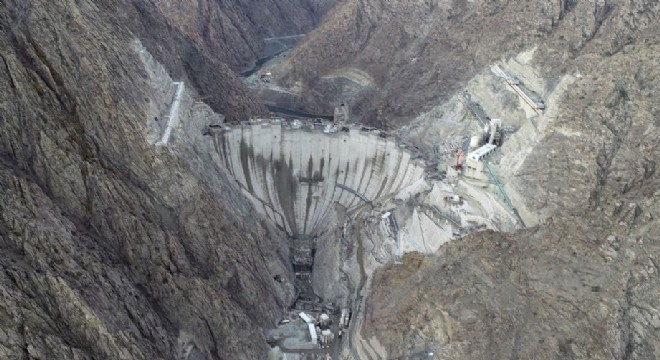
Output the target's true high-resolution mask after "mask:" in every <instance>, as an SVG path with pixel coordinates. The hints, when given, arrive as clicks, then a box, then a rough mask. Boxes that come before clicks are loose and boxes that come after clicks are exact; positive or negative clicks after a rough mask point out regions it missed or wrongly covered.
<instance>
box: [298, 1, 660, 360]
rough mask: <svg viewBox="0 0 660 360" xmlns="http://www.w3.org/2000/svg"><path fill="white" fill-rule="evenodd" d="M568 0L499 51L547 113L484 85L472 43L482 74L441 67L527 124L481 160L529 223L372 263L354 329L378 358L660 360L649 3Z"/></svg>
mask: <svg viewBox="0 0 660 360" xmlns="http://www.w3.org/2000/svg"><path fill="white" fill-rule="evenodd" d="M475 4H476V3H475ZM544 4H545V3H544ZM538 5H539V6H541V3H538ZM566 5H570V6H564V7H563V8H561V9H559V10H558V11H559V13H558V14H557V20H555V22H554V23H552V22H550V23H549V24H550V25H552V26H551V27H550V28H549V30H548V33H547V34H546V35H543V36H541V37H539V38H538V40H535V41H532V40H529V43H527V44H528V47H526V48H525V49H523V50H528V51H520V50H518V51H516V52H512V53H507V52H501V53H500V54H502V56H503V58H502V59H501V60H500V59H497V60H500V61H501V62H503V63H504V64H505V66H509V67H511V68H513V67H514V65H515V66H516V69H517V70H520V71H523V70H525V71H527V72H528V73H529V74H527V75H529V76H527V77H526V79H525V80H527V79H537V81H535V82H534V83H533V85H534V86H536V88H537V89H540V90H539V91H540V93H541V94H543V95H547V96H548V98H546V100H547V101H546V105H547V108H546V111H545V113H544V114H543V115H538V116H537V115H536V114H534V113H533V112H532V111H531V109H527V111H526V108H523V106H524V107H526V105H525V103H523V102H522V101H519V99H518V97H517V96H515V94H511V93H508V92H506V91H502V90H500V89H499V88H496V87H498V86H505V85H497V84H496V83H494V82H486V81H485V80H484V78H489V79H491V78H494V75H492V74H491V73H490V71H489V70H488V68H487V67H486V66H485V65H488V63H487V62H486V61H485V60H484V59H485V58H480V54H482V53H480V52H479V49H481V48H483V46H481V47H476V49H475V50H476V54H477V55H476V57H475V59H482V60H478V61H484V62H483V63H481V64H482V66H483V68H482V69H481V70H479V71H477V73H478V74H477V75H478V76H476V77H474V78H473V75H472V74H470V72H469V71H464V68H462V67H454V68H453V69H454V70H455V71H456V72H458V73H459V75H460V76H467V77H469V78H470V83H474V84H476V85H474V84H473V85H470V86H472V88H471V89H477V90H479V91H480V93H479V94H480V96H481V98H482V99H483V94H495V95H494V96H496V98H493V99H484V100H487V101H490V102H497V104H496V105H493V104H492V103H487V104H488V105H490V109H491V110H492V109H497V110H499V111H498V112H494V113H492V115H493V116H498V117H499V116H500V115H502V116H505V114H506V116H507V117H503V118H504V121H505V122H506V121H512V120H513V119H515V117H516V116H518V113H521V114H523V115H521V116H522V119H523V120H524V125H523V127H521V129H525V130H526V131H527V130H530V129H531V130H530V131H529V132H524V131H521V130H520V129H519V130H518V133H515V134H514V135H513V136H512V137H511V138H509V139H506V140H505V144H504V146H503V148H502V150H501V151H502V153H501V158H500V160H497V161H496V160H493V165H492V166H493V168H495V169H496V171H497V172H498V174H499V175H501V176H502V178H503V179H504V180H503V182H504V183H505V186H506V188H507V191H510V195H511V193H513V195H515V196H512V197H513V198H514V202H515V203H516V205H517V206H519V208H523V209H524V211H523V212H522V213H523V214H524V216H525V217H526V220H527V219H531V220H532V221H530V223H532V224H534V226H533V227H531V228H529V229H526V230H523V231H519V232H515V233H512V234H499V233H492V232H486V233H477V234H473V235H471V236H468V237H465V238H463V239H462V240H459V241H455V242H453V243H450V244H447V245H445V246H443V247H442V248H441V249H440V250H439V252H438V253H437V255H436V256H434V257H421V256H409V257H408V258H407V259H406V260H405V261H404V263H403V264H402V265H398V266H397V265H391V266H389V267H388V268H386V269H385V270H383V271H381V272H380V273H379V274H378V275H377V277H376V278H375V279H374V282H373V284H374V285H373V286H374V287H373V289H374V293H373V294H372V295H371V296H370V297H369V300H368V306H367V309H366V312H367V314H368V315H367V320H366V323H365V326H364V333H363V338H364V339H367V343H369V342H371V344H372V347H373V348H378V345H382V347H383V348H384V349H386V351H387V353H388V356H389V357H393V358H396V357H397V356H402V355H409V354H416V356H421V355H422V354H426V353H427V352H428V351H432V352H434V353H436V354H437V355H438V356H439V357H440V358H449V359H465V358H469V359H502V358H522V359H526V358H534V359H567V358H571V359H617V358H622V359H650V358H656V357H658V356H659V354H660V338H658V335H657V334H658V330H659V329H660V322H658V319H659V317H658V316H659V314H660V304H659V303H658V301H657V297H658V295H659V294H660V282H659V281H658V271H659V270H660V268H659V267H658V260H657V259H658V257H660V243H659V242H658V239H657V237H658V236H657V234H659V233H660V222H659V221H658V216H659V215H658V212H659V211H660V203H659V202H658V200H659V197H658V196H659V193H658V188H659V186H660V176H658V174H657V171H656V166H657V165H656V162H657V159H659V158H660V147H659V146H658V144H657V141H656V140H657V137H658V129H659V126H660V123H659V122H658V119H659V118H660V112H659V110H658V109H659V108H658V106H657V103H656V100H655V99H656V98H657V96H658V94H660V85H659V84H660V72H659V70H658V69H660V27H658V23H659V21H658V20H659V19H660V7H659V6H658V4H657V2H648V1H646V2H645V1H625V2H607V3H606V2H597V3H596V4H594V3H593V2H586V1H585V2H580V1H578V2H571V3H568V4H566ZM511 6H513V5H511ZM507 9H512V8H507ZM559 14H561V16H559ZM530 16H532V17H533V16H535V15H530ZM551 18H552V17H551ZM484 21H488V20H487V19H486V20H484ZM520 21H526V20H522V19H521V20H520ZM542 23H543V22H541V21H540V22H539V24H542ZM411 26H412V25H411ZM457 31H458V32H460V31H461V28H457ZM493 31H498V29H497V28H493ZM523 31H524V29H523ZM374 36H376V34H373V35H372V38H373V37H374ZM485 36H486V37H488V36H491V35H485ZM498 41H503V40H498ZM511 49H512V50H511V51H514V48H511ZM300 51H304V49H301V50H300ZM449 51H450V52H451V51H452V50H451V49H449ZM508 54H511V55H515V56H511V57H509V55H508ZM505 55H506V56H505ZM365 56H366V55H365ZM498 56H499V55H498ZM494 59H495V58H494ZM418 61H420V60H418ZM349 64H352V63H351V62H349ZM416 66H417V65H415V64H411V65H410V66H403V67H401V68H404V69H407V70H400V71H401V72H402V73H404V72H406V71H413V70H410V69H415V68H416ZM394 68H397V69H400V68H399V67H394ZM414 71H417V72H416V74H417V73H418V74H423V71H422V70H421V69H415V70H414ZM444 71H445V72H446V73H447V76H454V75H452V74H450V71H448V70H444ZM530 74H533V75H530ZM394 79H395V80H392V79H386V80H385V83H384V85H383V86H382V89H383V91H385V95H384V97H387V96H392V97H393V96H394V95H393V94H394V93H392V92H390V93H389V94H391V95H387V94H388V89H390V88H391V87H392V86H396V87H398V88H399V89H401V85H400V83H398V82H397V81H396V79H398V78H397V77H394ZM406 79H409V81H413V82H414V83H412V84H409V85H410V89H411V90H410V92H409V93H410V94H416V91H418V90H419V89H422V88H424V86H425V85H424V84H423V78H422V80H420V77H419V76H418V77H414V76H410V75H408V76H406ZM499 80H500V83H503V81H502V80H501V79H499ZM530 82H531V80H530ZM449 83H450V84H455V85H456V86H461V87H464V86H466V84H467V81H461V80H459V79H456V80H455V81H454V80H452V81H449ZM429 86H430V85H429ZM502 88H503V89H504V87H502ZM428 91H431V90H428ZM435 91H436V92H435V94H438V93H439V92H438V91H440V90H435ZM454 92H456V90H454ZM402 93H403V92H402ZM407 96H408V95H403V96H401V97H402V98H405V97H407ZM440 96H442V95H440ZM451 101H454V100H453V97H452V100H451ZM425 103H426V104H429V103H430V102H429V101H426V102H425ZM450 104H454V103H452V102H450ZM406 106H408V105H406ZM452 106H453V105H452ZM401 109H404V107H402V108H401ZM500 111H501V112H500ZM526 112H527V113H528V115H527V116H525V115H524V114H525V113H526ZM384 113H385V116H386V115H387V112H384ZM405 113H406V112H405V111H404V112H402V113H401V114H405ZM529 113H531V114H532V115H529ZM453 114H454V113H448V112H447V113H445V114H440V115H438V117H441V118H443V119H445V118H451V116H453ZM434 121H437V117H433V116H428V117H424V119H423V120H422V121H421V122H420V124H421V125H419V124H414V126H418V125H419V128H420V129H427V128H428V127H426V126H427V125H429V124H432V123H433V122H434ZM457 121H458V120H457ZM419 136H420V137H419V139H420V141H421V142H423V143H429V144H438V143H442V141H444V140H446V139H439V138H437V137H435V138H432V136H434V134H426V135H425V134H424V132H423V131H421V130H420V135H419ZM507 141H508V143H507ZM513 165H515V166H513ZM365 347H367V346H365ZM424 356H426V355H424Z"/></svg>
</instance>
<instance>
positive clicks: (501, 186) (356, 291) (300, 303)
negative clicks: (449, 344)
mask: <svg viewBox="0 0 660 360" xmlns="http://www.w3.org/2000/svg"><path fill="white" fill-rule="evenodd" d="M138 49H140V48H139V46H138ZM143 60H144V61H145V62H149V56H148V54H145V56H144V59H143ZM263 71H266V70H263ZM269 71H270V70H269ZM161 75H162V74H159V73H158V71H157V67H156V69H155V71H154V78H155V79H158V81H159V84H160V85H159V86H161V88H162V89H163V90H162V93H163V94H164V96H165V97H166V98H168V99H170V100H169V101H168V102H166V103H165V104H169V106H163V107H162V108H161V109H160V110H159V111H160V113H161V114H162V115H161V117H162V120H161V119H158V120H157V121H154V120H151V121H150V124H149V126H150V128H151V129H152V130H151V131H152V132H151V133H150V135H149V137H148V139H149V140H148V141H149V142H150V143H151V144H153V146H156V147H159V148H162V149H163V151H172V152H175V153H181V154H183V153H185V152H186V151H194V152H196V153H205V152H207V153H208V155H209V156H208V162H209V163H211V164H213V166H217V167H219V168H222V169H225V170H226V171H227V173H228V174H229V175H230V176H231V178H232V179H233V181H234V182H235V184H236V185H237V186H238V187H239V188H240V189H242V191H243V193H244V194H245V196H246V197H247V198H248V199H250V201H251V203H252V205H253V206H254V208H255V209H256V210H257V211H258V212H259V213H260V214H261V216H263V217H264V218H265V219H268V221H270V222H271V223H272V224H273V226H274V227H276V228H277V229H279V231H281V232H282V233H284V234H286V237H288V239H289V256H290V263H291V267H292V269H293V272H294V274H295V276H294V283H292V284H286V283H285V282H286V280H285V278H284V276H282V274H281V273H277V271H274V273H273V278H274V279H275V280H276V281H278V282H281V283H282V286H283V287H288V288H292V289H294V291H295V300H294V301H293V303H292V304H291V306H290V307H289V308H288V309H285V311H284V312H283V315H282V318H281V320H280V322H279V323H278V324H274V326H273V327H272V329H270V330H267V331H266V333H265V336H266V338H267V339H268V342H269V343H270V344H271V347H272V352H271V358H272V359H287V360H293V359H366V358H379V357H384V356H385V355H384V354H385V350H384V349H382V348H380V347H379V344H378V343H377V341H376V342H374V341H375V340H373V339H363V338H362V335H361V331H360V329H361V325H362V322H363V320H364V316H365V314H364V311H363V310H364V306H365V299H366V298H367V297H368V294H369V291H370V281H371V275H372V274H373V273H374V271H375V270H376V269H378V268H379V267H382V266H384V265H386V264H388V263H397V262H399V261H401V258H402V257H403V255H404V254H406V253H410V252H418V253H422V254H433V253H435V252H436V251H437V250H438V249H439V247H440V246H442V245H443V244H445V243H447V242H450V241H460V240H461V238H462V237H463V236H465V235H467V234H469V233H471V232H475V231H483V230H495V231H504V232H509V231H513V230H515V229H520V228H523V227H525V226H527V225H529V223H534V221H536V220H535V219H534V218H531V217H527V218H525V214H524V212H521V211H519V209H518V204H519V202H517V201H516V200H515V198H514V197H512V196H511V195H510V194H509V190H508V189H507V186H506V183H507V180H508V178H507V176H506V173H505V172H503V169H505V167H503V166H502V165H501V164H502V163H504V162H506V161H510V160H509V159H508V158H507V157H506V156H503V153H502V152H503V151H502V149H506V147H507V146H511V144H509V142H513V143H514V144H515V143H520V139H518V138H517V137H520V136H525V134H526V133H527V132H528V131H532V132H538V131H539V122H541V121H542V119H543V116H544V111H545V105H544V102H543V100H542V99H541V98H540V97H539V96H538V95H536V94H535V93H533V92H532V91H531V90H529V89H528V88H527V87H526V86H525V85H524V83H523V82H522V81H521V80H519V79H518V78H517V77H515V76H514V75H512V74H511V72H505V70H503V69H502V66H501V65H494V66H493V67H492V68H491V71H490V72H488V73H484V74H482V75H481V79H477V81H488V82H489V83H492V84H494V85H493V86H491V87H490V88H495V89H496V91H498V92H510V93H512V94H515V96H516V97H518V98H519V104H518V105H517V106H518V107H519V108H520V110H519V111H524V112H525V114H528V115H529V116H525V117H520V116H518V117H517V118H514V119H508V118H506V117H505V116H506V115H507V113H503V114H500V113H494V112H493V111H497V110H498V108H497V107H496V106H493V103H495V102H496V100H493V99H490V100H489V99H488V98H487V96H489V95H488V93H487V92H483V91H482V92H481V93H479V89H483V88H484V87H483V86H481V87H476V88H473V89H471V88H470V87H468V88H467V89H465V90H464V91H462V92H460V93H458V94H456V96H455V97H454V100H453V102H450V103H449V105H445V109H444V110H443V115H442V116H440V117H439V118H437V117H435V116H434V115H433V112H430V113H428V114H425V115H423V116H421V117H420V122H419V123H418V124H415V123H412V125H411V126H410V127H409V128H403V129H399V130H396V131H392V132H386V131H383V130H380V129H377V128H373V127H368V126H364V125H362V124H360V123H356V122H355V121H354V120H353V119H352V117H351V114H350V109H349V106H348V105H347V104H345V103H341V104H338V106H336V108H335V111H334V118H333V120H326V119H321V118H304V117H291V118H282V117H270V118H254V119H246V121H244V122H237V123H224V116H222V115H221V114H216V113H213V112H212V111H211V110H210V109H209V108H208V107H207V106H206V105H205V104H203V103H202V102H200V101H196V100H195V96H194V94H189V93H186V91H185V86H184V84H183V83H180V82H173V81H171V80H169V79H168V78H163V77H162V76H161ZM250 76H251V78H255V77H256V78H259V79H261V80H259V81H261V83H262V84H263V85H264V86H265V87H267V88H271V89H272V87H273V86H274V85H273V84H271V83H270V79H269V76H270V73H269V72H266V73H264V74H261V73H260V72H259V71H257V72H255V73H254V74H252V75H250ZM475 89H476V90H475ZM475 92H476V93H478V95H475V94H474V93H475ZM492 96H493V97H495V96H497V95H492ZM482 103H486V105H483V104H482ZM447 106H449V107H451V108H450V109H449V110H447V109H446V107H447ZM523 107H526V109H524V110H523V109H522V108H523ZM502 112H504V111H502ZM503 115H505V116H503ZM428 119H433V121H432V122H430V121H429V120H428ZM443 121H454V122H460V123H461V124H462V127H461V126H453V127H451V128H453V129H458V130H454V131H455V132H454V133H451V134H444V135H442V134H437V137H436V138H432V137H431V136H432V135H433V136H435V135H436V134H435V131H436V130H438V129H439V130H438V131H445V130H444V129H447V128H449V127H447V126H443ZM420 124H426V125H424V126H427V127H423V126H420ZM428 124H434V125H433V126H436V127H437V129H436V128H428ZM541 126H542V125H541ZM434 129H435V130H434ZM429 130H431V131H429ZM421 132H423V133H424V137H423V139H422V140H420V139H418V138H415V136H416V134H419V133H421ZM429 139H430V140H429ZM429 141H430V142H429ZM505 155H506V154H505ZM200 166H201V167H208V166H209V164H206V165H201V164H198V165H196V167H197V168H199V167H200ZM200 171H201V170H200ZM279 271H283V270H279ZM420 351H421V353H422V354H424V355H426V354H431V355H429V356H431V357H432V354H433V351H432V347H429V349H423V351H422V350H420Z"/></svg>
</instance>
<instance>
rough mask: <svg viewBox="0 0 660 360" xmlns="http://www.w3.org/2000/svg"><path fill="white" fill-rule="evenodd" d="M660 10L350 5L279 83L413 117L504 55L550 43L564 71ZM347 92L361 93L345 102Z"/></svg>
mask: <svg viewBox="0 0 660 360" xmlns="http://www.w3.org/2000/svg"><path fill="white" fill-rule="evenodd" d="M657 6H658V5H657V2H655V1H649V0H639V1H632V0H621V1H551V2H547V1H546V2H539V1H523V2H520V1H516V2H513V1H470V2H465V1H387V2H383V1H372V0H360V1H345V2H342V3H339V4H338V6H337V7H335V8H334V9H333V10H332V12H331V13H330V14H328V16H327V17H326V18H325V21H324V22H323V24H322V25H321V26H320V27H319V28H317V29H316V30H315V31H314V32H313V33H312V34H310V36H308V37H307V38H306V40H305V42H304V43H303V44H302V45H301V46H299V47H298V48H297V49H296V50H295V51H294V52H293V53H292V54H291V56H290V59H289V62H288V64H287V65H285V66H283V68H282V69H280V71H279V73H278V74H279V76H280V79H279V81H280V82H281V83H282V84H284V85H287V86H303V87H304V88H305V91H303V92H302V93H303V94H304V95H305V106H306V107H307V108H308V109H309V111H326V112H327V111H329V108H331V107H332V106H335V105H336V104H338V103H339V102H342V101H348V102H349V103H350V104H351V106H352V108H353V111H354V113H355V114H356V115H358V116H362V117H363V120H364V121H371V122H374V123H376V122H377V123H379V124H380V123H384V122H387V121H389V122H391V123H398V122H401V121H403V122H405V121H406V119H410V118H411V117H412V116H414V115H418V114H420V113H421V112H423V111H425V110H427V109H428V108H429V107H430V105H432V104H437V103H441V102H443V101H446V100H447V99H448V98H449V96H450V95H451V94H453V93H455V92H456V91H458V90H459V89H460V88H461V87H462V86H463V84H464V83H465V82H466V81H467V80H469V79H471V78H472V77H473V76H474V75H475V74H476V73H477V72H479V71H480V70H481V69H483V68H484V67H486V66H488V65H490V64H492V63H493V62H494V61H495V60H499V59H501V58H505V57H509V56H512V55H514V54H517V53H519V52H521V51H523V50H526V49H529V48H531V47H533V46H535V45H538V44H547V46H545V47H543V48H542V49H541V52H542V54H539V56H537V59H538V60H537V61H539V62H540V63H542V64H543V66H542V71H543V72H544V74H543V75H550V74H553V75H557V73H559V72H565V71H566V69H569V68H571V67H574V66H576V59H577V58H579V57H580V56H581V55H585V56H587V55H589V54H594V55H598V56H601V55H602V56H607V55H611V54H613V53H616V52H617V51H619V50H620V49H621V48H622V47H623V46H624V45H625V44H627V43H630V42H631V41H632V40H633V39H634V38H635V37H638V36H640V35H641V34H643V33H644V32H647V31H648V29H647V28H648V27H649V26H651V25H653V24H654V19H655V16H656V13H657V11H658V10H657ZM577 63H578V64H584V62H581V61H578V62H577ZM545 72H549V73H550V74H547V73H545ZM356 73H361V74H363V75H362V76H361V77H356V76H355V75H354V74H356ZM319 75H320V76H319ZM364 79H367V80H368V81H366V83H365V81H364ZM347 93H351V94H352V93H357V95H356V96H352V97H351V98H344V96H345V94H347Z"/></svg>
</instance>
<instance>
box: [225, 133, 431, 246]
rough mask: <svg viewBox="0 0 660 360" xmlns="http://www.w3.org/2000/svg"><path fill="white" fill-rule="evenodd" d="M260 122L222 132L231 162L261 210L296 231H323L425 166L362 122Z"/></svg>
mask: <svg viewBox="0 0 660 360" xmlns="http://www.w3.org/2000/svg"><path fill="white" fill-rule="evenodd" d="M337 130H338V129H337V128H335V127H333V126H332V125H331V124H326V125H318V124H316V125H315V124H306V125H301V124H293V126H292V125H291V124H287V123H283V122H280V121H267V120H264V121H260V122H257V123H250V124H243V125H237V126H235V127H233V128H230V129H227V128H226V129H225V131H223V132H220V133H217V134H215V135H214V146H215V149H216V151H217V153H218V154H219V155H220V157H221V159H222V160H221V161H222V162H223V163H224V165H225V167H226V168H227V169H228V170H229V172H230V173H231V174H232V175H233V177H234V178H235V179H236V181H237V182H238V183H239V185H240V186H241V187H242V188H243V190H244V191H245V192H246V193H247V194H248V196H249V197H250V198H251V199H252V200H253V202H254V203H255V205H256V207H257V209H258V210H259V211H261V212H262V213H264V214H265V215H266V216H268V217H269V218H270V219H272V220H273V221H274V222H275V223H276V224H277V225H278V226H279V227H281V228H282V229H284V230H285V231H286V232H287V233H288V234H289V235H290V236H292V237H298V236H301V235H305V236H309V237H315V236H319V235H321V234H323V233H324V232H326V231H327V230H330V229H333V228H334V227H335V226H336V225H337V212H336V206H338V205H340V206H343V207H344V208H345V209H347V210H351V209H353V208H355V207H357V206H359V205H361V204H364V203H365V201H369V202H372V201H377V200H378V199H380V198H383V197H386V196H389V195H392V194H395V193H396V192H398V191H399V190H401V189H403V188H405V187H406V186H408V185H410V184H412V183H414V182H415V181H417V180H419V179H421V178H422V177H423V174H424V169H423V167H421V166H418V165H416V164H414V162H413V160H412V159H411V156H410V153H409V152H407V151H405V150H404V149H402V148H400V147H399V146H398V145H397V143H396V142H395V141H393V140H390V139H386V138H383V137H381V136H379V134H378V133H375V132H369V131H361V130H360V128H359V127H344V128H343V131H337Z"/></svg>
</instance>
